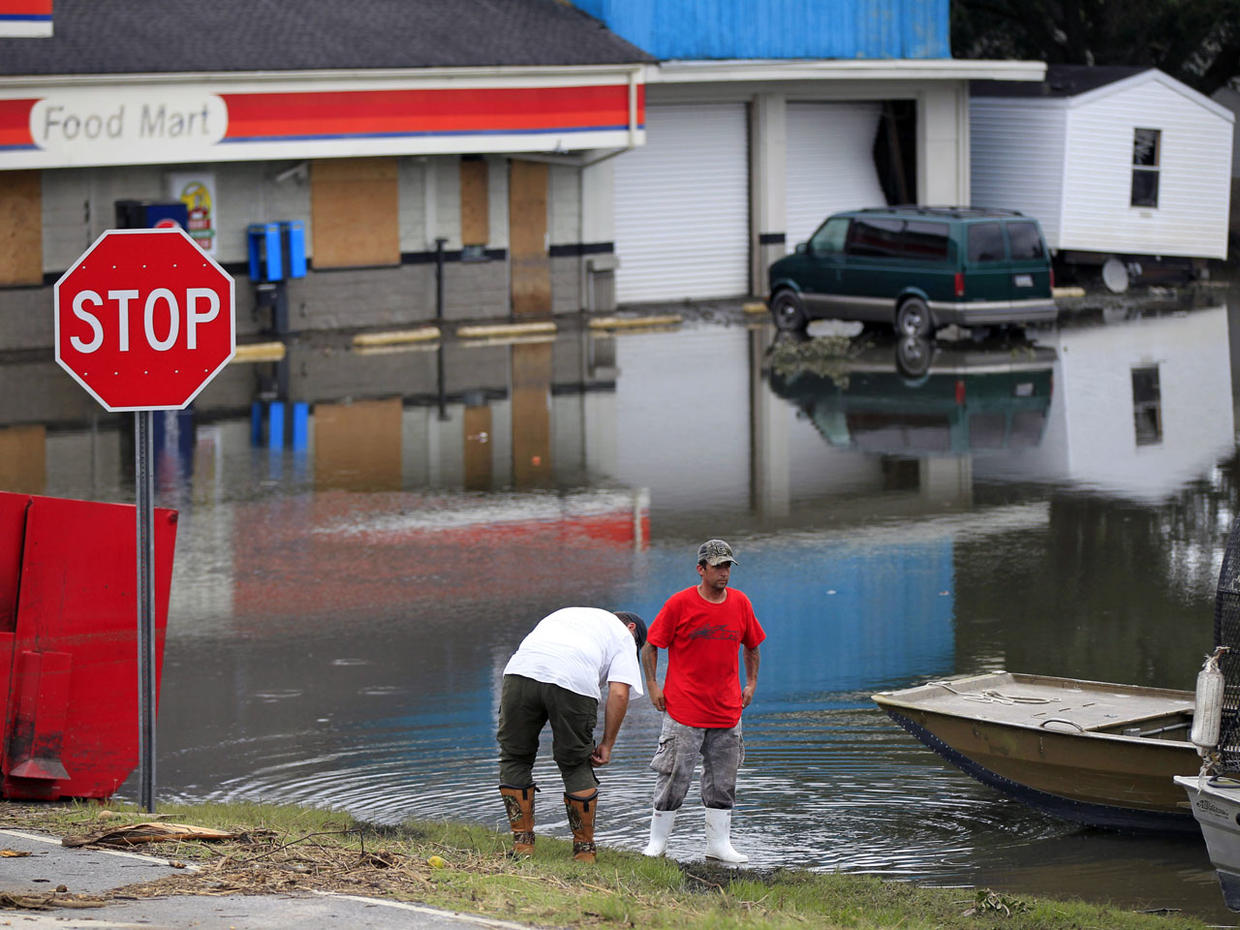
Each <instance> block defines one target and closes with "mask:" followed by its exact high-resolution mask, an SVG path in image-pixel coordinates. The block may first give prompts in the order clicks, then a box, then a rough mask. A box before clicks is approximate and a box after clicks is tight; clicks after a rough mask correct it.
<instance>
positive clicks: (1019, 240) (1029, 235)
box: [1007, 223, 1045, 261]
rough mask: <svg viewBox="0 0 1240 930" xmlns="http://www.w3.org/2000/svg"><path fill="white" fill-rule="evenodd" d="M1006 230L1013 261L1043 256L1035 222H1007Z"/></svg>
mask: <svg viewBox="0 0 1240 930" xmlns="http://www.w3.org/2000/svg"><path fill="white" fill-rule="evenodd" d="M1007 231H1008V246H1009V247H1010V248H1011V250H1012V260H1013V261H1018V260H1020V259H1030V258H1041V257H1042V256H1043V254H1044V252H1045V250H1044V249H1043V247H1042V237H1041V236H1040V235H1039V234H1038V226H1037V224H1036V223H1008V224H1007Z"/></svg>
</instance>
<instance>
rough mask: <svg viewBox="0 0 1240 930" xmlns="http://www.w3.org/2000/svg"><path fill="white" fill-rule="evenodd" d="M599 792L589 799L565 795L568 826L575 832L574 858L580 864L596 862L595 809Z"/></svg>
mask: <svg viewBox="0 0 1240 930" xmlns="http://www.w3.org/2000/svg"><path fill="white" fill-rule="evenodd" d="M597 803H598V792H597V791H595V792H594V794H592V795H590V796H589V797H588V798H575V797H573V796H572V795H570V794H565V795H564V809H565V810H567V811H568V825H569V827H571V828H572V831H573V858H574V859H576V860H577V861H578V862H594V860H595V852H594V807H595V805H596V804H597Z"/></svg>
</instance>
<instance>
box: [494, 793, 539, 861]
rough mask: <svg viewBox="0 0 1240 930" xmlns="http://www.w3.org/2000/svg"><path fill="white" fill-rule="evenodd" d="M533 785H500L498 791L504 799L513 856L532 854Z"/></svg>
mask: <svg viewBox="0 0 1240 930" xmlns="http://www.w3.org/2000/svg"><path fill="white" fill-rule="evenodd" d="M537 790H538V788H536V787H535V786H534V785H528V786H526V787H525V788H518V787H517V786H516V785H500V786H499V793H500V796H501V797H502V798H503V799H504V809H505V810H506V811H507V812H508V823H509V825H510V826H511V827H512V854H513V855H514V856H532V855H534V792H535V791H537Z"/></svg>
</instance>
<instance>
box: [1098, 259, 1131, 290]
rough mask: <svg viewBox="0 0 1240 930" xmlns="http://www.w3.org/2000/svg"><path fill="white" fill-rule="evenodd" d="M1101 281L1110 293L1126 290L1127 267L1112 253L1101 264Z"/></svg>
mask: <svg viewBox="0 0 1240 930" xmlns="http://www.w3.org/2000/svg"><path fill="white" fill-rule="evenodd" d="M1102 283H1103V284H1105V285H1106V287H1107V290H1108V291H1110V292H1111V293H1112V294H1122V293H1124V291H1126V290H1128V268H1127V266H1126V265H1125V264H1124V263H1123V262H1121V261H1120V260H1119V259H1118V258H1116V257H1115V256H1114V255H1112V256H1111V257H1110V258H1108V259H1107V260H1106V261H1105V262H1103V264H1102Z"/></svg>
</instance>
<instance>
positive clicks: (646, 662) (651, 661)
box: [641, 641, 748, 710]
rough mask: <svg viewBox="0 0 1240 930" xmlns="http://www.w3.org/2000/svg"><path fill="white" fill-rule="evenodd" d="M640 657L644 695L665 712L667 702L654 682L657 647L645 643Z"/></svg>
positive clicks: (656, 668) (656, 666)
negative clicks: (644, 679)
mask: <svg viewBox="0 0 1240 930" xmlns="http://www.w3.org/2000/svg"><path fill="white" fill-rule="evenodd" d="M641 656H642V674H643V675H645V676H646V694H648V695H649V696H650V703H651V704H653V705H654V706H655V707H657V708H658V709H659V710H667V702H666V701H664V700H663V689H662V688H660V687H659V683H658V681H656V680H655V676H656V675H657V674H658V671H659V647H658V646H654V645H651V643H650V642H649V641H647V642H646V645H644V646H642V653H641ZM746 667H748V666H746Z"/></svg>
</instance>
